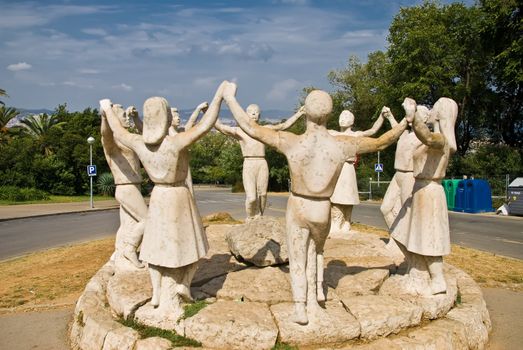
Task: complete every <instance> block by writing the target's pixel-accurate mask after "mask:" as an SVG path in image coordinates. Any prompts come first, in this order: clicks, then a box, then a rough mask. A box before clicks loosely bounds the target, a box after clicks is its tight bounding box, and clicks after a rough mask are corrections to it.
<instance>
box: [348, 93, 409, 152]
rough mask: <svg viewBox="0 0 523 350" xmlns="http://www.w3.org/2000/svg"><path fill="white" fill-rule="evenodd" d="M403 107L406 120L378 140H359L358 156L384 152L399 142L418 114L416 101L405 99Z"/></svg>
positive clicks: (364, 138)
mask: <svg viewBox="0 0 523 350" xmlns="http://www.w3.org/2000/svg"><path fill="white" fill-rule="evenodd" d="M402 105H403V108H404V109H405V118H404V119H403V120H402V121H401V122H400V123H399V124H398V125H396V126H395V127H393V128H392V129H391V130H389V131H387V132H386V133H384V134H383V135H381V136H380V137H378V138H376V139H374V138H370V137H362V138H360V139H359V140H358V151H357V153H358V154H363V153H370V152H376V151H382V150H384V149H385V148H387V147H388V146H390V145H391V144H393V143H394V142H396V140H398V138H399V137H400V136H401V134H402V133H403V131H405V129H406V128H407V125H408V123H410V122H412V120H413V119H414V114H415V113H416V101H414V100H413V99H411V98H408V97H407V98H405V100H404V101H403V104H402Z"/></svg>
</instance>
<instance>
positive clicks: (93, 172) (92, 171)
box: [87, 165, 96, 176]
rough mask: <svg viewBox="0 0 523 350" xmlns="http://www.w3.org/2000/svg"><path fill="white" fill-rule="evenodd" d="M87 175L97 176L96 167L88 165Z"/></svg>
mask: <svg viewBox="0 0 523 350" xmlns="http://www.w3.org/2000/svg"><path fill="white" fill-rule="evenodd" d="M87 175H89V176H96V165H88V166H87Z"/></svg>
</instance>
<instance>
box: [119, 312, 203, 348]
mask: <svg viewBox="0 0 523 350" xmlns="http://www.w3.org/2000/svg"><path fill="white" fill-rule="evenodd" d="M118 322H120V323H121V324H122V325H124V326H126V327H130V328H132V329H134V330H135V331H137V332H138V333H139V334H140V337H141V338H142V339H144V338H151V337H161V338H164V339H167V340H169V341H170V342H171V343H172V345H173V347H176V346H191V347H201V346H202V344H201V343H200V342H197V341H196V340H194V339H190V338H186V337H182V336H181V335H179V334H176V332H174V331H168V330H165V329H161V328H156V327H149V326H146V325H144V324H141V323H139V322H136V321H135V320H125V319H119V320H118Z"/></svg>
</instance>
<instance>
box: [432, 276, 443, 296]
mask: <svg viewBox="0 0 523 350" xmlns="http://www.w3.org/2000/svg"><path fill="white" fill-rule="evenodd" d="M430 291H431V293H432V295H436V294H443V293H446V292H447V282H446V281H445V278H443V277H436V278H432V280H431V281H430Z"/></svg>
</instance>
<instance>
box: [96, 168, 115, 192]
mask: <svg viewBox="0 0 523 350" xmlns="http://www.w3.org/2000/svg"><path fill="white" fill-rule="evenodd" d="M96 185H97V186H98V192H99V193H101V194H103V195H104V196H113V195H114V191H115V189H116V185H115V184H114V178H113V174H111V173H103V174H101V175H100V176H99V177H98V181H97V182H96Z"/></svg>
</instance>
